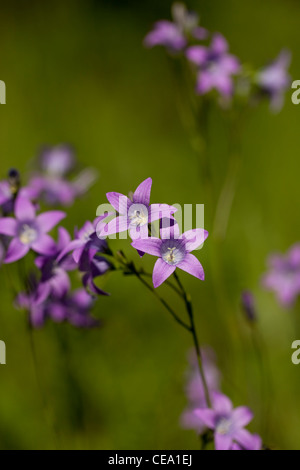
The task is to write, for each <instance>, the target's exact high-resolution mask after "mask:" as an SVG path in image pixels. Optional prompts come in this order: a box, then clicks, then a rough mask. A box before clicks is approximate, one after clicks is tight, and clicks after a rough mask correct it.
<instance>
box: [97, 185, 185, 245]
mask: <svg viewBox="0 0 300 470" xmlns="http://www.w3.org/2000/svg"><path fill="white" fill-rule="evenodd" d="M151 186H152V179H151V178H147V179H146V180H145V181H143V182H142V183H141V184H140V185H139V186H138V187H137V188H136V190H135V192H134V193H133V196H132V200H131V199H129V198H128V197H127V196H125V195H124V194H120V193H115V192H112V193H107V194H106V197H107V199H108V201H109V202H110V204H111V205H112V206H113V208H114V209H115V210H116V211H117V212H118V214H119V215H118V216H117V217H115V218H114V219H112V220H111V221H110V222H108V223H107V224H106V225H105V226H104V227H103V229H102V230H101V231H100V237H106V236H108V235H112V234H115V233H118V232H124V231H125V230H129V234H130V237H131V238H132V239H133V240H136V239H140V238H146V237H148V224H151V223H152V222H154V221H155V220H159V219H162V218H164V217H171V216H172V214H174V212H176V211H177V209H176V207H173V206H169V205H168V204H151V205H150V193H151Z"/></svg>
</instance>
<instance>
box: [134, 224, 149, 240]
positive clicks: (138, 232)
mask: <svg viewBox="0 0 300 470" xmlns="http://www.w3.org/2000/svg"><path fill="white" fill-rule="evenodd" d="M129 235H130V238H131V240H145V239H146V238H148V236H149V235H148V225H147V224H145V225H142V226H140V227H132V226H129Z"/></svg>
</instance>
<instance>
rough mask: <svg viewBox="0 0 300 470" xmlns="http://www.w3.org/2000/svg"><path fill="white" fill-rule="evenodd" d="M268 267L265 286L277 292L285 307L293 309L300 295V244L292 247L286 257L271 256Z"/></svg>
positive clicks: (263, 282) (264, 279) (264, 281)
mask: <svg viewBox="0 0 300 470" xmlns="http://www.w3.org/2000/svg"><path fill="white" fill-rule="evenodd" d="M268 265H269V272H268V273H267V274H265V275H264V276H263V279H262V284H263V286H264V287H265V288H266V289H268V290H272V291H274V292H275V294H276V296H277V299H278V301H279V303H280V304H281V305H282V306H283V307H291V306H292V305H293V304H294V302H295V300H296V299H297V297H298V296H299V294H300V244H299V243H297V244H295V245H294V246H292V247H291V249H290V250H289V251H288V253H287V254H286V255H279V254H278V255H277V254H276V255H272V256H270V257H269V259H268Z"/></svg>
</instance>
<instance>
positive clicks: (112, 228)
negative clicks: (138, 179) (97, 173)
mask: <svg viewBox="0 0 300 470" xmlns="http://www.w3.org/2000/svg"><path fill="white" fill-rule="evenodd" d="M151 186H152V179H151V178H147V179H146V180H145V181H143V182H142V183H141V184H140V185H139V186H138V188H137V189H136V190H135V192H134V193H133V194H132V196H131V199H130V198H128V197H127V196H124V195H123V194H120V193H115V192H112V193H107V195H106V196H107V199H108V201H109V202H110V203H111V205H112V206H113V208H114V209H115V210H116V211H117V214H118V215H117V217H115V218H113V219H112V220H111V221H110V222H108V223H107V224H105V225H104V226H103V228H102V229H100V230H99V233H100V237H107V236H108V235H111V234H114V233H117V232H122V231H124V230H129V235H130V237H131V238H132V240H133V241H132V243H131V245H132V246H133V248H135V249H136V250H137V251H138V253H139V254H140V256H142V255H143V254H145V253H148V254H150V255H153V256H156V257H157V258H158V259H157V261H156V263H155V265H154V269H153V276H152V278H153V285H154V287H155V288H156V287H159V286H160V285H161V284H162V283H163V282H164V281H165V280H166V279H167V278H168V277H170V276H171V274H173V273H174V271H175V269H176V268H179V269H182V270H183V271H186V272H188V273H189V274H191V275H192V276H195V277H197V278H198V279H201V280H204V270H203V267H202V265H201V263H200V261H199V260H198V259H197V258H196V257H195V256H194V255H192V254H191V251H193V250H195V249H196V248H198V247H199V246H200V245H202V243H203V242H204V240H205V239H206V238H207V236H208V232H207V231H206V230H204V229H200V228H197V229H193V230H189V231H187V232H185V233H183V234H182V235H180V233H179V227H178V224H177V222H176V220H175V219H174V217H173V214H174V213H175V212H176V208H175V207H173V206H170V205H168V204H151V205H150V193H151ZM156 220H159V221H160V227H161V228H160V238H158V237H153V236H152V230H151V224H152V222H154V221H156ZM149 231H150V236H149Z"/></svg>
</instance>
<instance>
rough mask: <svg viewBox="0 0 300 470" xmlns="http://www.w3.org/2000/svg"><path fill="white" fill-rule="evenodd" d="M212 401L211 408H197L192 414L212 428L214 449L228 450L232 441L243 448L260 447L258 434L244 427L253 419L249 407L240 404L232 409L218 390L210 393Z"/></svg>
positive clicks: (227, 399)
mask: <svg viewBox="0 0 300 470" xmlns="http://www.w3.org/2000/svg"><path fill="white" fill-rule="evenodd" d="M212 403H213V409H210V408H198V409H196V410H195V411H194V414H195V417H196V418H198V419H199V420H200V421H201V422H202V423H204V424H205V425H206V426H207V427H208V428H209V429H213V430H214V440H215V448H216V450H230V449H231V447H232V445H233V443H234V442H236V443H237V444H238V445H239V446H240V447H241V448H243V449H244V450H256V449H257V448H258V447H259V448H261V440H260V438H259V436H257V435H252V434H251V433H250V432H249V431H247V430H246V429H244V427H245V426H247V424H249V422H250V421H251V420H252V419H253V414H252V412H251V410H250V409H249V408H247V407H245V406H240V407H238V408H235V409H233V407H232V403H231V401H230V400H229V398H228V397H227V396H226V395H223V394H221V393H219V392H213V393H212ZM258 444H259V445H258Z"/></svg>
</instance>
